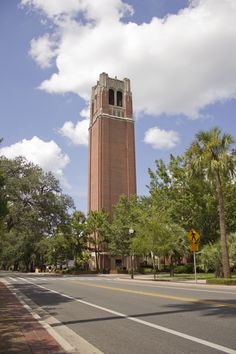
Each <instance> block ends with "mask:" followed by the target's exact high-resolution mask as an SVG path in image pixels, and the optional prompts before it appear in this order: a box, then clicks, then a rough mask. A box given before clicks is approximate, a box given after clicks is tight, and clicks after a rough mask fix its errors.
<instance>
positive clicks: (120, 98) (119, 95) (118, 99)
mask: <svg viewBox="0 0 236 354" xmlns="http://www.w3.org/2000/svg"><path fill="white" fill-rule="evenodd" d="M116 102H117V106H118V107H122V92H121V91H117V94H116Z"/></svg>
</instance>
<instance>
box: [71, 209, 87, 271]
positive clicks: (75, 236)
mask: <svg viewBox="0 0 236 354" xmlns="http://www.w3.org/2000/svg"><path fill="white" fill-rule="evenodd" d="M70 225H71V233H72V246H73V253H74V260H75V266H76V267H77V268H84V267H85V266H86V265H87V263H88V260H89V252H88V250H87V243H88V237H89V235H88V230H87V220H86V217H85V214H84V213H83V212H82V211H75V212H74V213H73V214H72V216H71V222H70Z"/></svg>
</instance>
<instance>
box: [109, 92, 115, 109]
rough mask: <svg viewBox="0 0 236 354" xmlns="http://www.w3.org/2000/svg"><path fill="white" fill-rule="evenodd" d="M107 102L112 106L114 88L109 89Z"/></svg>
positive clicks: (113, 102)
mask: <svg viewBox="0 0 236 354" xmlns="http://www.w3.org/2000/svg"><path fill="white" fill-rule="evenodd" d="M109 104H112V105H113V106H114V104H115V96H114V90H112V89H109Z"/></svg>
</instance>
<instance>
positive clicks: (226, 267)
mask: <svg viewBox="0 0 236 354" xmlns="http://www.w3.org/2000/svg"><path fill="white" fill-rule="evenodd" d="M216 191H217V196H218V205H219V221H220V239H221V253H222V266H223V274H224V278H230V276H231V275H230V266H229V252H228V246H227V241H226V230H225V208H224V196H223V191H222V186H221V180H220V174H219V172H216Z"/></svg>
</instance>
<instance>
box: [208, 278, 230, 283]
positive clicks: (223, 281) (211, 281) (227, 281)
mask: <svg viewBox="0 0 236 354" xmlns="http://www.w3.org/2000/svg"><path fill="white" fill-rule="evenodd" d="M206 284H212V285H236V279H232V278H223V279H222V278H213V279H207V280H206Z"/></svg>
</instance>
